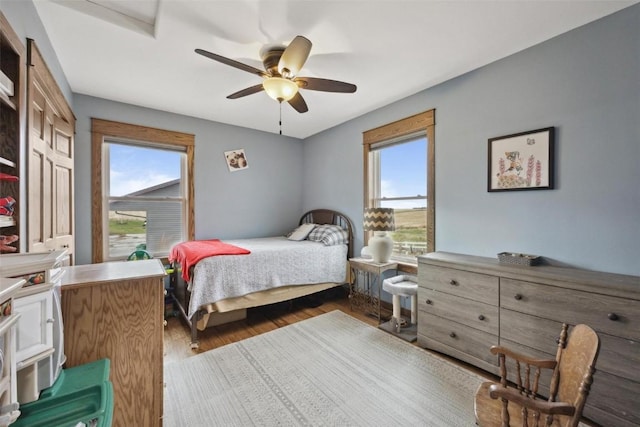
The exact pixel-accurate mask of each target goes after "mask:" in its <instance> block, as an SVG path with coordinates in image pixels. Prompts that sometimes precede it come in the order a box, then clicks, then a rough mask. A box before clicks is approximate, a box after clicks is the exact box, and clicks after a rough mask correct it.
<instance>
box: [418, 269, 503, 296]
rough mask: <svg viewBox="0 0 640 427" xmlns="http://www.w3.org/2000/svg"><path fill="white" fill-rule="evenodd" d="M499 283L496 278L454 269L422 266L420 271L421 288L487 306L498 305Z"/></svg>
mask: <svg viewBox="0 0 640 427" xmlns="http://www.w3.org/2000/svg"><path fill="white" fill-rule="evenodd" d="M498 283H499V279H498V277H496V276H489V275H487V274H479V273H471V272H468V271H462V270H456V269H453V268H443V267H436V266H433V265H425V264H421V265H420V268H419V269H418V284H419V285H420V286H422V287H424V288H427V289H433V290H437V291H441V292H446V293H449V294H452V295H457V296H460V297H464V298H467V299H472V300H476V301H481V302H484V303H485V304H491V305H498Z"/></svg>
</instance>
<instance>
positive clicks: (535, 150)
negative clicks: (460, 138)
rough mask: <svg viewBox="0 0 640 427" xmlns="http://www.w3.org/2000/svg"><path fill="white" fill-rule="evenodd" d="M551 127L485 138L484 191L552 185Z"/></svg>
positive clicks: (549, 187)
mask: <svg viewBox="0 0 640 427" xmlns="http://www.w3.org/2000/svg"><path fill="white" fill-rule="evenodd" d="M553 153H554V128H552V127H550V128H545V129H538V130H533V131H529V132H522V133H517V134H514V135H506V136H499V137H496V138H491V139H489V166H488V172H489V173H488V178H489V179H488V191H511V190H547V189H552V188H553V168H554V165H553V163H554V161H553V160H554V159H553Z"/></svg>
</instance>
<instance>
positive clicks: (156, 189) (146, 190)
mask: <svg viewBox="0 0 640 427" xmlns="http://www.w3.org/2000/svg"><path fill="white" fill-rule="evenodd" d="M179 185H180V179H179V178H178V179H174V180H171V181H167V182H163V183H161V184H157V185H153V186H151V187H147V188H143V189H142V190H138V191H134V192H133V193H129V194H126V195H125V196H126V197H128V196H151V195H152V193H156V192H160V191H161V190H164V191H162V193H165V195H166V193H167V191H166V190H174V189H173V188H170V187H171V186H175V187H176V189H175V190H178V187H179Z"/></svg>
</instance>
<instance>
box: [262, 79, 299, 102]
mask: <svg viewBox="0 0 640 427" xmlns="http://www.w3.org/2000/svg"><path fill="white" fill-rule="evenodd" d="M262 87H263V88H264V91H265V92H267V95H269V96H270V97H271V98H273V99H275V100H276V101H278V102H282V101H289V100H290V99H291V98H293V97H294V96H296V93H298V85H297V84H296V83H295V82H293V81H292V80H288V79H283V78H282V77H269V78H268V79H265V80H264V81H263V82H262Z"/></svg>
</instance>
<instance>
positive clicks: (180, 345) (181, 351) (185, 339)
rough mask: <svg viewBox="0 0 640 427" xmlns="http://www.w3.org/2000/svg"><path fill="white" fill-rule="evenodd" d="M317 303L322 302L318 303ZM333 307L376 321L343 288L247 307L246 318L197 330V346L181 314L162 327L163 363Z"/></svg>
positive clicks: (320, 312)
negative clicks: (352, 304) (351, 304)
mask: <svg viewBox="0 0 640 427" xmlns="http://www.w3.org/2000/svg"><path fill="white" fill-rule="evenodd" d="M318 303H321V304H320V305H317V304H318ZM333 310H341V311H343V312H345V313H347V314H349V315H350V316H353V317H355V318H357V319H359V320H362V321H363V322H365V323H368V324H370V325H372V326H376V325H377V324H378V321H377V319H375V318H374V317H371V316H368V315H366V314H365V313H362V312H359V311H356V310H354V311H351V309H350V307H349V298H348V295H347V292H346V291H345V290H344V289H342V288H335V289H330V290H328V291H324V292H321V293H320V294H319V295H318V296H317V297H314V298H308V297H305V298H299V299H296V300H293V301H290V302H284V303H278V304H272V305H268V306H263V307H256V308H251V309H248V310H247V318H246V319H243V320H239V321H237V322H231V323H227V324H224V325H220V326H215V327H210V328H208V329H206V330H204V331H199V332H198V338H199V340H200V347H199V348H198V349H197V350H192V349H191V347H190V341H191V339H190V330H189V327H188V326H187V324H186V323H185V322H184V320H183V319H181V318H180V317H170V318H168V319H167V326H166V327H165V329H164V349H165V356H164V363H165V364H166V363H170V362H174V361H178V360H182V359H186V358H188V357H191V356H194V355H196V354H199V353H203V352H205V351H208V350H211V349H214V348H217V347H220V346H223V345H225V344H229V343H232V342H236V341H240V340H243V339H245V338H249V337H252V336H255V335H260V334H263V333H265V332H269V331H272V330H274V329H278V328H281V327H283V326H287V325H290V324H293V323H296V322H299V321H301V320H305V319H309V318H311V317H314V316H319V315H321V314H324V313H328V312H330V311H333Z"/></svg>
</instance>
